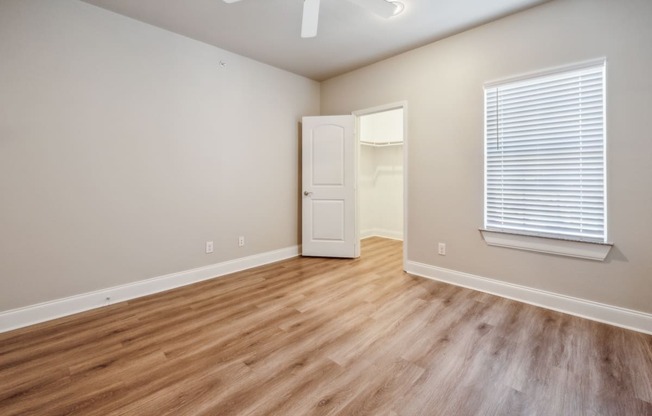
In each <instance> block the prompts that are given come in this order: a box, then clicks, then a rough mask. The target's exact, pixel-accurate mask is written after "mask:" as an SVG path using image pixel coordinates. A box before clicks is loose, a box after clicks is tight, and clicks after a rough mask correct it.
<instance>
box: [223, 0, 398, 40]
mask: <svg viewBox="0 0 652 416" xmlns="http://www.w3.org/2000/svg"><path fill="white" fill-rule="evenodd" d="M223 1H224V3H236V2H238V1H240V0H223ZM348 1H349V2H351V3H354V4H357V5H359V6H362V7H364V8H366V9H368V10H369V11H371V12H372V13H374V14H376V15H378V16H380V17H382V18H385V19H388V18H390V17H392V16H395V15H397V14H399V13H401V12H402V11H403V8H404V5H403V3H401V2H399V1H392V0H348ZM319 2H320V0H303V20H302V22H301V37H302V38H314V37H315V36H316V35H317V24H318V23H319Z"/></svg>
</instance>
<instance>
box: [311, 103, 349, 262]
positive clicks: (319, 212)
mask: <svg viewBox="0 0 652 416" xmlns="http://www.w3.org/2000/svg"><path fill="white" fill-rule="evenodd" d="M354 132H355V117H354V116H352V115H351V116H323V117H304V118H303V141H302V148H303V155H302V178H303V190H302V198H303V204H302V206H303V210H302V212H303V217H302V218H303V220H302V222H303V224H302V226H303V229H302V254H303V255H304V256H317V257H358V256H359V255H360V245H359V241H358V240H359V239H358V232H357V227H356V180H357V177H356V172H357V170H356V169H357V166H356V164H357V161H356V140H355V134H354Z"/></svg>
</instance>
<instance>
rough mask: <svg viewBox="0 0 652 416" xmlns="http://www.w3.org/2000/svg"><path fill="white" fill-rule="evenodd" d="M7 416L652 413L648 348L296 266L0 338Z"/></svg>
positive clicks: (379, 248) (386, 248)
mask: <svg viewBox="0 0 652 416" xmlns="http://www.w3.org/2000/svg"><path fill="white" fill-rule="evenodd" d="M0 414H1V415H3V416H8V415H64V414H65V415H69V414H72V415H84V416H87V415H138V416H143V415H157V416H160V415H289V416H294V415H414V416H417V415H419V416H421V415H446V416H454V415H464V416H466V415H469V416H471V415H472V416H475V415H501V416H502V415H554V416H559V415H562V416H566V415H568V416H574V415H614V416H638V415H652V336H647V335H643V334H639V333H636V332H631V331H627V330H624V329H620V328H615V327H611V326H608V325H604V324H600V323H596V322H592V321H588V320H584V319H580V318H576V317H572V316H568V315H564V314H561V313H557V312H551V311H548V310H545V309H540V308H536V307H534V306H529V305H525V304H521V303H518V302H514V301H509V300H506V299H502V298H499V297H495V296H491V295H487V294H483V293H480V292H475V291H472V290H468V289H463V288H459V287H455V286H450V285H446V284H443V283H437V282H433V281H429V280H425V279H422V278H417V277H412V276H410V275H407V274H405V273H403V272H402V271H401V244H400V243H399V242H395V241H389V240H382V239H377V238H376V239H368V240H365V241H364V245H363V257H362V258H361V259H357V260H336V259H319V258H297V259H292V260H288V261H285V262H280V263H276V264H273V265H269V266H265V267H260V268H257V269H252V270H248V271H245V272H241V273H237V274H234V275H231V276H228V277H223V278H219V279H214V280H212V281H207V282H202V283H199V284H195V285H193V286H188V287H185V288H181V289H177V290H173V291H169V292H167V293H162V294H157V295H153V296H149V297H146V298H141V299H137V300H134V301H130V302H124V303H121V304H116V305H112V306H109V307H106V308H103V309H98V310H95V311H91V312H87V313H83V314H80V315H76V316H72V317H68V318H64V319H60V320H57V321H51V322H49V323H46V324H41V325H37V326H33V327H30V328H26V329H21V330H18V331H13V332H9V333H5V334H0Z"/></svg>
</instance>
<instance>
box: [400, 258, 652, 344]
mask: <svg viewBox="0 0 652 416" xmlns="http://www.w3.org/2000/svg"><path fill="white" fill-rule="evenodd" d="M406 271H407V272H408V273H410V274H413V275H416V276H421V277H425V278H428V279H432V280H438V281H441V282H446V283H450V284H453V285H456V286H462V287H466V288H469V289H474V290H479V291H481V292H486V293H491V294H492V295H497V296H501V297H504V298H508V299H513V300H516V301H519V302H523V303H528V304H530V305H535V306H540V307H542V308H546V309H552V310H555V311H559V312H563V313H567V314H570V315H575V316H579V317H582V318H586V319H591V320H593V321H598V322H603V323H606V324H610V325H615V326H619V327H622V328H626V329H631V330H633V331H638V332H643V333H646V334H652V314H649V313H645V312H639V311H634V310H631V309H625V308H620V307H617V306H612V305H607V304H604V303H598V302H593V301H590V300H585V299H580V298H575V297H572V296H566V295H560V294H557V293H552V292H547V291H545V290H540V289H534V288H530V287H527V286H521V285H516V284H513V283H507V282H503V281H500V280H495V279H490V278H487V277H482V276H477V275H473V274H469V273H464V272H458V271H456V270H450V269H444V268H441V267H436V266H431V265H428V264H423V263H418V262H414V261H408V263H407V268H406Z"/></svg>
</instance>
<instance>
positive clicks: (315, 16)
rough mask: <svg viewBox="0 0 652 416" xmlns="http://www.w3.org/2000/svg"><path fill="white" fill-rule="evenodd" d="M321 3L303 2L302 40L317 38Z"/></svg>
mask: <svg viewBox="0 0 652 416" xmlns="http://www.w3.org/2000/svg"><path fill="white" fill-rule="evenodd" d="M319 1H320V0H303V20H302V21H301V37H302V38H314V37H315V36H317V25H318V23H319ZM383 1H384V0H383Z"/></svg>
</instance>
